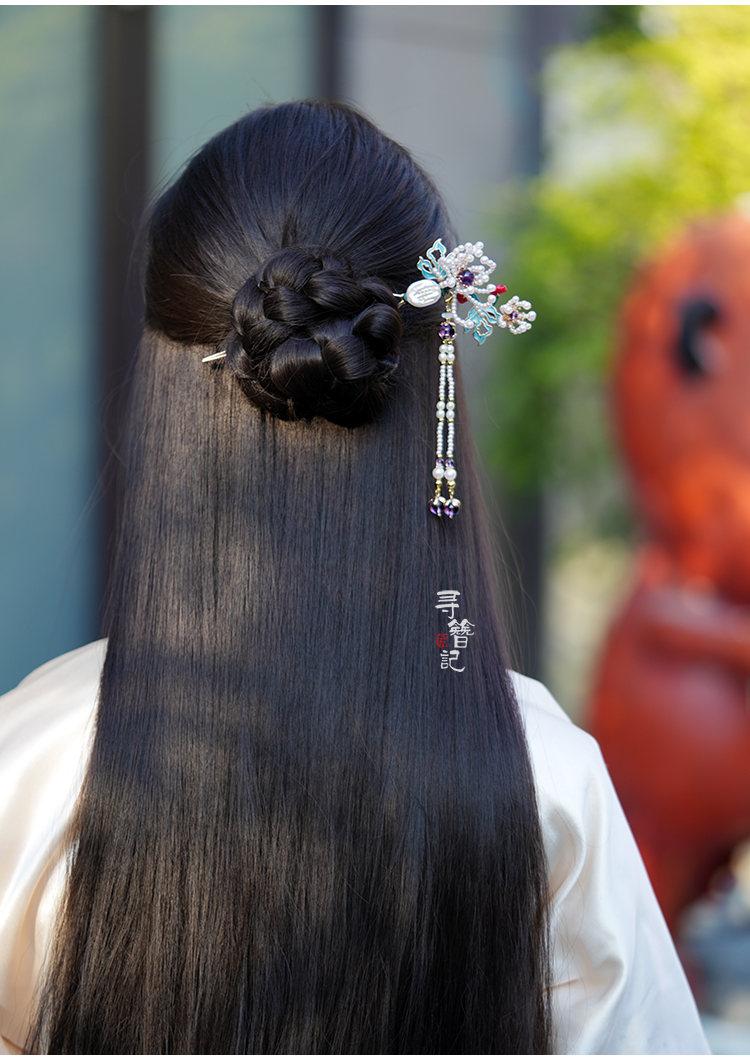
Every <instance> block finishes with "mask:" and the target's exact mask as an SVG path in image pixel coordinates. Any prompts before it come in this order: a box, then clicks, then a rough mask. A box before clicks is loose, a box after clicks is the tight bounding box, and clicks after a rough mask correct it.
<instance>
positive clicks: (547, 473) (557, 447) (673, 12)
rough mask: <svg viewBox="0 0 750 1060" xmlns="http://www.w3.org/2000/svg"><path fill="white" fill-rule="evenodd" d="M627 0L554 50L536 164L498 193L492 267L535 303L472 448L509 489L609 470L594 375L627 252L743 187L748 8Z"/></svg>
mask: <svg viewBox="0 0 750 1060" xmlns="http://www.w3.org/2000/svg"><path fill="white" fill-rule="evenodd" d="M621 10H622V9H621ZM633 10H635V11H636V12H637V13H639V20H640V21H639V22H638V24H637V25H635V24H634V21H633V18H632V17H631V16H630V15H628V16H627V17H626V16H622V15H617V12H615V14H614V15H612V16H611V17H609V22H608V23H607V20H605V24H604V25H602V26H601V27H595V28H596V29H597V35H596V36H594V37H593V38H592V39H589V40H588V41H587V42H586V43H584V44H578V45H573V46H568V47H565V48H563V49H558V50H557V51H556V52H555V53H554V54H553V55H552V56H551V59H550V62H549V64H548V69H547V73H546V84H545V98H546V99H547V101H548V114H549V115H550V121H549V126H550V127H549V135H548V139H549V144H548V154H549V164H548V167H547V170H546V172H545V174H544V175H543V176H542V177H540V178H538V179H537V180H535V181H533V182H532V183H531V184H529V185H526V186H525V187H523V188H511V189H507V188H506V189H504V191H503V192H502V195H501V198H500V200H499V202H498V203H497V214H496V216H497V217H498V218H499V223H498V230H497V234H498V237H499V240H500V241H502V242H503V243H504V244H505V245H507V246H508V247H510V248H512V251H511V253H512V257H511V258H510V260H508V261H507V262H506V263H505V265H504V267H503V268H502V269H500V270H498V275H499V276H500V279H501V280H502V281H503V282H507V283H508V285H509V288H510V290H509V293H510V294H515V293H518V294H519V295H520V296H521V297H522V298H528V299H530V300H531V301H532V303H533V305H534V308H535V309H536V310H537V312H538V319H537V323H535V325H534V327H533V329H532V330H531V331H530V332H529V333H528V334H525V335H523V336H522V337H518V338H513V337H508V336H507V334H505V333H501V335H500V336H499V338H498V339H497V340H496V341H497V344H498V346H499V347H502V348H498V349H497V350H495V351H493V356H491V358H490V361H491V363H493V364H494V365H496V366H497V367H496V369H495V372H494V375H493V378H492V379H491V381H490V386H489V390H488V392H486V405H487V407H488V408H489V409H490V410H491V414H492V417H493V419H494V421H495V428H496V429H493V431H492V433H491V437H489V438H487V439H485V444H484V449H485V452H486V454H487V457H488V462H489V464H490V466H491V467H494V468H495V469H497V470H498V471H499V473H500V474H501V476H502V478H503V480H504V482H505V484H506V487H508V488H510V489H511V490H512V491H514V492H515V493H521V494H522V493H524V492H527V493H530V494H532V493H534V492H536V491H538V490H539V489H540V487H541V486H542V485H543V484H545V483H549V482H553V483H554V482H556V483H558V484H561V485H563V486H564V487H568V488H572V489H575V488H578V487H580V486H584V487H585V486H586V484H587V483H590V482H592V481H594V480H596V479H597V478H598V479H600V480H601V478H602V476H606V475H607V473H608V468H611V466H612V465H611V462H612V455H611V443H610V441H609V439H608V426H607V419H608V414H607V402H606V394H605V391H606V378H607V372H608V365H609V361H610V355H611V352H612V349H613V346H614V343H615V333H616V321H617V311H618V306H619V303H620V302H621V300H622V297H623V295H624V292H625V289H626V287H627V285H628V281H629V277H630V275H631V273H632V270H633V268H634V266H636V265H637V263H638V262H639V261H641V260H643V259H644V258H647V257H648V256H649V255H651V254H653V253H654V252H656V251H657V250H658V249H659V248H660V247H661V246H662V245H663V244H664V243H665V242H666V241H669V240H670V239H671V238H672V237H673V236H674V235H675V234H676V232H678V231H679V230H680V229H681V228H683V227H684V226H685V225H686V223H687V222H689V221H690V220H691V219H695V218H698V217H702V216H707V215H711V214H715V213H717V212H719V211H722V210H726V209H727V208H728V207H730V206H731V205H732V204H733V203H734V202H735V201H736V200H737V198H738V196H741V195H743V194H747V193H748V192H750V7H747V6H716V7H709V6H684V7H683V6H672V7H664V8H660V7H653V6H649V7H644V8H643V9H640V8H635V9H633ZM628 18H630V23H628ZM495 354H496V355H495Z"/></svg>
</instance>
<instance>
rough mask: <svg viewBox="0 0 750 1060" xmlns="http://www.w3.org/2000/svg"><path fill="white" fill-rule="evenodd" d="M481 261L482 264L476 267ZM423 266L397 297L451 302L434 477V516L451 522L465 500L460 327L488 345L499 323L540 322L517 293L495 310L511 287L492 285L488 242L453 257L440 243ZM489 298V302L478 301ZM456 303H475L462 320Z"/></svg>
mask: <svg viewBox="0 0 750 1060" xmlns="http://www.w3.org/2000/svg"><path fill="white" fill-rule="evenodd" d="M475 259H478V260H477V261H476V264H474V261H475ZM417 267H418V268H419V270H420V272H421V273H422V275H423V276H424V279H423V280H416V281H415V282H414V283H412V284H410V285H409V286H408V287H407V289H406V292H405V293H404V294H402V295H397V296H396V297H399V298H401V299H402V302H403V301H406V302H408V303H409V304H410V305H413V306H428V305H434V304H435V302H437V301H438V300H439V299H440V298H441V297H442V298H444V299H445V312H444V313H443V323H442V324H441V325H440V329H439V335H440V339H441V344H440V352H439V360H440V389H439V393H438V403H437V413H436V415H437V421H438V423H437V444H436V447H435V448H436V459H435V467H434V469H433V472H432V475H433V478H434V479H435V496H434V497H433V498H432V500H431V501H430V511H431V512H432V514H433V515H447V516H449V518H451V519H452V518H453V516H454V515H455V514H456V513H457V512H458V510H459V509H460V507H461V501H460V500H459V499H458V497H456V496H455V490H456V467H455V464H454V462H453V441H454V436H455V419H456V404H455V398H456V391H455V385H454V381H453V363H454V361H455V360H456V352H455V348H454V342H453V340H454V338H455V335H456V327H455V326H456V325H458V326H460V327H462V328H464V329H465V330H466V331H470V332H471V333H472V334H473V336H474V338H475V339H476V340H477V342H479V343H482V342H484V340H485V339H486V338H487V336H488V335H491V334H492V328H493V326H494V325H497V326H498V327H501V328H507V329H508V330H509V331H510V332H511V334H512V335H520V334H522V333H523V332H524V331H528V330H529V328H530V327H531V322H532V321H533V320H536V313H535V312H534V311H533V310H532V308H531V303H530V302H523V301H521V300H520V299H519V297H518V295H513V297H512V298H510V299H509V300H508V301H507V302H506V303H505V304H504V305H501V306H499V307H498V308H495V302H496V301H497V298H498V295H500V294H504V293H505V292H506V291H507V287H505V286H504V285H503V284H500V285H499V286H497V285H495V284H492V283H490V273H491V272H492V271H493V270H494V268H495V262H494V261H492V260H491V259H490V258H488V257H487V255H486V254H485V253H484V244H482V243H462V244H461V246H459V247H456V249H455V250H452V251H451V252H450V254H448V253H447V252H446V249H445V247H444V246H443V243H442V242H441V240H439V239H437V240H436V241H435V242H434V243H433V245H432V246H431V247H430V249H429V250H428V251H427V256H426V257H424V258H420V259H419V261H418V262H417ZM478 295H485V296H486V299H487V300H486V301H482V300H481V299H480V298H478V297H477V296H478ZM456 303H461V304H465V303H470V309H469V312H468V313H467V315H466V316H465V317H460V316H459V315H458V312H457V310H456ZM446 423H447V424H448V443H447V445H446V446H445V447H444V442H445V425H446ZM443 479H445V481H446V483H447V484H448V497H447V498H445V497H443V496H442V493H441V488H442V482H443Z"/></svg>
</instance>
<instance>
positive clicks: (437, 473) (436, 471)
mask: <svg viewBox="0 0 750 1060" xmlns="http://www.w3.org/2000/svg"><path fill="white" fill-rule="evenodd" d="M444 474H445V472H444V471H443V469H442V467H434V468H433V469H432V477H433V478H434V479H435V481H436V482H440V481H441V479H442V477H443V475H444Z"/></svg>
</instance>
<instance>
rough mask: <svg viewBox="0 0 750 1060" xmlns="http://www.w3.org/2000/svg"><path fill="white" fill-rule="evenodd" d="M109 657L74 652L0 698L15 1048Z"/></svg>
mask: <svg viewBox="0 0 750 1060" xmlns="http://www.w3.org/2000/svg"><path fill="white" fill-rule="evenodd" d="M105 650H106V642H105V641H97V642H96V643H94V644H88V645H86V647H84V648H78V649H77V650H76V651H71V652H68V653H67V654H66V655H62V656H60V657H59V658H57V659H53V660H52V661H51V662H48V663H45V665H44V666H41V667H39V669H38V670H34V672H33V673H31V674H29V676H28V677H26V678H24V680H23V681H22V682H21V683H20V685H18V686H17V688H14V689H12V691H10V692H6V694H5V695H4V696H0V776H1V777H2V778H3V783H2V785H0V1035H2V1036H3V1037H4V1038H6V1039H7V1040H9V1041H10V1042H13V1043H15V1044H16V1045H17V1046H21V1045H22V1044H23V1042H24V1040H25V1036H26V1032H27V1029H28V1022H27V1020H28V1013H29V1008H30V1005H31V1001H32V997H33V992H34V989H35V986H36V983H37V980H38V976H39V969H40V965H41V960H42V956H43V953H44V951H45V948H46V945H47V940H48V934H49V926H50V924H51V923H52V921H53V918H54V912H55V909H56V906H57V902H58V899H59V895H60V891H61V887H62V884H63V877H64V859H63V858H62V857H61V853H62V849H63V838H64V835H65V832H66V830H67V828H68V825H69V822H70V816H71V813H72V810H73V806H74V804H75V800H76V798H77V796H78V792H79V790H80V786H81V782H82V779H83V774H84V771H85V768H86V763H87V761H88V755H89V747H90V738H91V733H92V731H93V720H94V714H95V709H96V700H97V692H98V688H99V678H100V674H101V668H102V664H103V662H104V653H105ZM7 1048H8V1046H4V1045H3V1043H2V1041H0V1052H4V1051H6V1049H7Z"/></svg>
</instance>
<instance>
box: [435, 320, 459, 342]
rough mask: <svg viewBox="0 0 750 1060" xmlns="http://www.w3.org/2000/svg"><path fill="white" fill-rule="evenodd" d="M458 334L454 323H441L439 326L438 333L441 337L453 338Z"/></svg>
mask: <svg viewBox="0 0 750 1060" xmlns="http://www.w3.org/2000/svg"><path fill="white" fill-rule="evenodd" d="M455 334H456V329H455V328H454V327H453V325H452V324H447V323H446V324H441V325H440V327H439V328H438V335H439V336H440V338H441V339H452V338H453V336H454V335H455Z"/></svg>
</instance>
